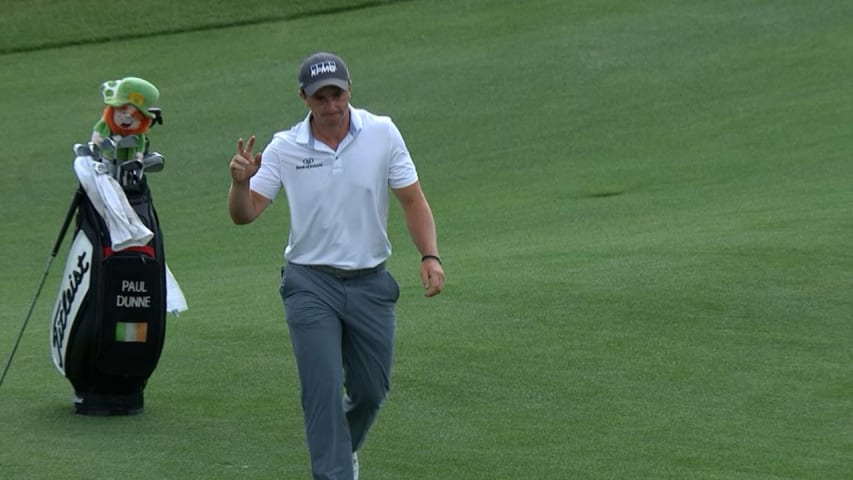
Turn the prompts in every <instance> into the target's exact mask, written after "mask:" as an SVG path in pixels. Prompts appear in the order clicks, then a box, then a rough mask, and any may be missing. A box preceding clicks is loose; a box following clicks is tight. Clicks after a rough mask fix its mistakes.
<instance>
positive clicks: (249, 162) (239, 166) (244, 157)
mask: <svg viewBox="0 0 853 480" xmlns="http://www.w3.org/2000/svg"><path fill="white" fill-rule="evenodd" d="M254 146H255V136H254V135H252V136H251V137H249V141H248V142H246V145H245V148H243V139H242V138H240V139H239V140H237V153H235V154H234V157H232V158H231V166H230V170H231V179H232V180H234V182H236V183H246V182H248V181H249V179H250V178H252V177H253V176H254V175H255V174H256V173H258V168H260V166H261V152H258V153H257V154H255V155H254V156H252V147H254Z"/></svg>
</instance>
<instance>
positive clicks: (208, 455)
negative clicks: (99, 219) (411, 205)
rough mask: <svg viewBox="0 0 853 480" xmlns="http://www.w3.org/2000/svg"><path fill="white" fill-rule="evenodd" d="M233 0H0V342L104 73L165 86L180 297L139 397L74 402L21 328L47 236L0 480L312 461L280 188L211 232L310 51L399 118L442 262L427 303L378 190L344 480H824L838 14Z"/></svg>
mask: <svg viewBox="0 0 853 480" xmlns="http://www.w3.org/2000/svg"><path fill="white" fill-rule="evenodd" d="M54 3H55V4H54ZM67 3H71V2H67ZM245 3H246V8H242V7H240V8H239V9H238V8H236V7H234V6H231V5H230V3H228V2H224V1H222V2H202V1H200V0H195V1H185V2H184V1H182V2H157V4H158V5H159V8H153V7H152V8H151V9H150V10H145V9H138V10H137V8H138V7H128V8H132V9H131V10H129V12H130V13H129V14H128V16H129V17H134V15H136V14H137V12H139V13H138V14H139V15H143V16H144V19H143V20H139V21H127V24H128V25H127V27H126V29H125V30H120V29H116V28H115V23H116V22H121V21H122V20H121V18H122V17H121V16H120V15H119V14H118V12H119V11H120V10H121V8H120V7H118V6H117V5H118V4H116V5H115V6H114V7H115V8H112V7H110V8H109V9H107V10H109V11H105V6H104V5H103V4H102V3H101V4H98V5H95V3H94V2H88V1H81V2H79V8H76V9H69V8H68V7H67V5H66V4H65V3H62V2H23V1H20V0H12V2H11V4H10V5H11V6H10V7H8V10H9V13H8V15H7V12H6V11H5V10H4V15H3V18H4V20H3V22H4V23H3V25H4V26H5V29H4V33H3V34H2V35H0V41H2V42H3V43H2V44H0V51H2V52H13V53H4V54H2V55H0V102H2V111H3V120H2V128H0V162H2V166H3V168H2V169H0V191H2V199H3V202H2V230H1V231H0V240H2V252H3V253H2V255H3V257H2V260H3V262H2V265H3V268H2V269H0V361H2V362H3V365H5V362H6V360H7V358H8V355H9V352H11V349H12V346H13V344H14V342H15V339H16V337H17V335H18V332H19V330H20V327H21V324H22V321H23V318H24V314H25V313H26V310H27V307H28V306H29V304H30V302H31V300H32V296H33V294H34V292H35V289H36V287H37V283H38V280H39V278H40V275H41V272H42V270H43V268H44V267H45V264H46V262H47V261H48V256H49V253H50V249H51V247H52V246H53V243H54V241H55V239H56V236H57V234H58V231H59V227H60V225H61V222H62V219H63V216H64V215H65V211H66V208H67V206H68V203H69V202H70V200H71V197H72V194H73V192H74V190H75V188H76V183H75V179H74V176H73V173H72V171H71V168H70V167H71V166H70V162H71V150H70V147H71V145H72V144H73V143H77V142H83V141H86V140H87V139H88V135H89V132H90V129H91V127H92V125H93V124H94V122H95V121H96V120H97V118H98V116H99V114H100V110H101V103H100V102H101V97H100V92H99V86H100V84H101V83H102V82H104V81H106V80H111V79H115V78H120V77H123V76H127V75H136V76H141V77H144V78H146V79H148V80H150V81H152V82H153V83H155V84H156V85H157V86H158V87H159V89H160V92H161V101H160V102H159V103H160V105H159V106H160V107H162V108H163V112H164V117H165V124H164V125H162V126H157V127H155V128H154V129H152V131H151V135H150V136H151V139H152V143H153V146H154V149H155V150H157V151H160V152H161V153H163V154H164V155H165V157H166V168H165V170H164V171H163V172H161V173H157V174H152V175H150V177H149V181H150V184H151V188H152V190H153V196H154V201H155V205H156V207H157V209H158V212H159V215H160V220H161V227H162V228H163V230H164V236H165V240H166V251H167V259H168V263H169V266H170V268H171V270H172V271H173V272H174V274H175V276H176V277H177V279H178V281H179V282H180V284H181V286H182V288H183V290H184V293H185V295H186V297H187V301H188V303H189V305H190V310H189V311H187V312H185V313H184V314H182V315H181V316H180V317H179V318H176V319H174V318H172V317H170V321H169V325H168V331H167V339H166V345H165V347H164V351H163V355H162V357H161V360H160V364H159V366H158V368H157V370H156V371H155V372H154V374H153V375H152V377H151V379H150V381H149V384H148V387H147V388H146V390H145V400H146V405H145V412H144V413H143V414H142V415H139V416H134V417H119V418H101V417H86V416H79V415H75V414H74V413H73V407H72V403H71V394H72V389H71V386H70V384H69V382H68V381H67V380H65V379H64V378H63V377H62V376H60V375H59V374H58V373H57V372H56V371H55V369H54V368H53V366H52V364H51V362H50V357H49V353H48V348H47V336H48V332H47V323H48V317H49V315H50V311H51V309H52V307H53V302H54V299H55V295H56V288H57V285H58V282H59V276H60V275H61V273H62V268H63V266H64V263H65V255H64V253H65V249H64V248H63V251H62V252H61V253H60V255H59V256H58V257H57V258H56V260H55V261H54V262H53V265H52V268H51V272H50V275H49V277H48V280H47V282H46V284H45V288H44V291H43V292H42V294H41V296H40V298H39V299H38V301H37V303H36V307H35V311H34V314H33V316H32V318H31V319H30V322H29V326H28V327H27V330H26V331H25V334H24V337H23V339H22V341H21V345H20V347H19V349H18V352H17V354H16V356H15V358H14V361H13V363H12V365H11V368H10V371H9V374H8V376H7V377H6V380H5V382H4V383H3V385H2V387H0V478H3V479H39V480H41V479H93V478H94V479H123V480H148V479H175V480H184V479H223V480H230V479H272V478H283V479H297V480H298V479H307V478H309V476H310V475H309V470H308V460H307V453H306V450H305V446H304V442H303V436H302V423H301V413H300V411H299V398H298V395H299V392H298V385H297V382H296V374H295V366H294V364H293V361H292V358H291V353H290V346H289V341H288V338H287V331H286V327H285V323H284V320H283V313H282V308H281V302H280V299H279V297H278V293H277V287H278V273H279V267H280V263H281V249H282V247H283V245H284V242H285V240H286V234H287V216H288V212H287V206H286V202H285V201H284V199H283V198H280V199H279V201H278V202H276V203H275V204H274V205H273V206H272V207H271V208H270V210H269V211H267V212H266V214H265V215H264V216H263V217H262V218H261V219H260V220H259V221H258V222H256V223H255V224H253V225H250V226H247V227H236V226H233V225H232V224H231V222H230V219H229V218H228V214H227V211H226V204H225V198H226V192H227V188H228V182H229V177H228V170H227V163H228V160H229V159H230V156H231V155H232V154H233V152H234V144H235V143H236V140H237V138H238V137H241V136H242V137H247V136H248V135H252V134H254V135H256V136H258V138H259V142H260V143H266V141H267V140H268V139H269V138H270V137H271V135H272V134H273V133H274V132H275V131H278V130H281V129H284V128H287V127H289V126H290V125H291V124H293V123H295V122H297V121H299V120H300V119H301V118H302V117H303V115H304V113H305V110H304V107H303V106H302V104H301V102H300V101H299V99H298V97H297V96H296V89H297V87H296V82H295V73H296V67H297V65H298V63H299V61H300V60H301V59H302V58H303V57H304V56H305V55H307V54H309V53H311V52H312V51H315V50H319V49H328V50H332V51H335V52H338V53H340V54H341V55H342V56H343V57H344V58H345V59H347V61H348V63H349V66H350V70H351V72H352V75H353V104H354V105H356V106H361V107H366V108H368V109H370V110H372V111H374V112H376V113H387V114H390V115H392V116H393V117H394V119H395V121H396V122H397V124H398V126H399V127H400V129H401V130H402V132H403V134H404V136H405V138H406V140H407V143H408V145H409V148H410V150H411V152H412V155H413V157H414V159H415V162H416V164H417V165H418V169H419V172H420V175H421V183H422V185H423V187H424V190H425V191H426V193H427V195H428V197H429V199H430V202H431V204H432V207H433V210H434V213H435V215H436V219H437V222H438V228H439V237H440V238H439V242H440V245H441V250H442V257H443V259H444V265H445V269H446V272H447V274H448V285H447V287H446V291H445V292H444V293H442V294H441V295H440V296H439V297H438V298H435V299H425V298H423V297H422V295H421V287H420V284H419V279H418V276H417V268H418V261H419V256H418V254H417V252H416V251H415V249H414V247H413V246H412V245H411V242H410V241H409V239H408V236H407V233H406V231H405V228H404V226H403V224H402V220H401V215H400V214H399V209H398V208H394V209H392V215H391V218H390V220H389V222H390V225H391V227H390V230H391V235H392V242H393V243H394V245H395V250H394V256H393V257H392V259H391V262H390V264H389V265H390V269H391V270H392V272H393V273H394V274H395V276H396V277H397V279H398V281H399V283H400V284H401V289H402V296H401V300H400V303H399V308H398V314H399V315H398V320H399V322H398V330H397V332H398V337H397V347H398V348H397V360H396V364H395V371H394V376H393V382H392V383H393V388H392V394H391V397H390V398H389V401H388V403H387V405H386V407H385V409H384V410H383V412H382V414H381V416H380V418H379V421H378V423H377V424H376V426H375V428H374V430H373V431H372V433H371V436H370V437H369V438H368V441H367V444H366V446H365V449H364V451H363V452H361V454H360V458H361V463H362V472H361V477H362V478H363V479H365V480H416V479H424V480H426V479H429V480H433V479H451V480H463V479H466V480H467V479H470V480H479V479H491V478H496V479H518V480H528V479H549V480H564V479H582V480H610V479H626V480H634V479H649V480H663V479H672V480H676V479H701V480H771V479H773V480H777V479H792V480H793V479H797V480H800V479H814V480H842V479H848V478H850V475H851V472H852V471H853V354H851V338H853V323H851V317H853V315H852V314H853V295H852V294H851V290H853V289H851V287H853V254H851V252H850V245H851V244H853V209H851V207H853V181H852V180H851V179H853V161H851V151H853V136H851V135H850V126H851V125H853V89H851V88H850V84H851V83H850V74H851V72H853V4H851V3H850V2H847V1H842V0H828V1H825V2H820V3H819V4H810V3H808V2H799V1H793V0H779V1H773V2H770V1H764V0H747V1H730V0H723V1H715V2H701V1H696V0H690V1H672V0H650V1H645V2H636V1H628V0H605V1H592V0H588V1H565V0H543V1H537V2H511V1H502V0H501V1H487V0H470V1H457V2H439V1H427V0H423V1H419V0H416V1H408V2H375V3H381V5H374V6H370V7H368V8H356V9H352V10H347V9H346V8H343V9H341V7H346V6H347V5H348V4H350V3H352V2H344V1H336V2H291V3H292V5H291V7H288V8H292V9H293V10H292V11H290V10H287V9H283V8H282V7H279V6H277V5H278V2H263V1H252V2H245ZM60 4H61V5H62V6H60ZM173 4H174V5H173ZM178 4H180V5H178ZM240 5H242V3H240ZM273 5H275V6H273ZM5 8H6V7H4V9H5ZM122 8H123V7H122ZM338 9H340V10H338ZM200 12H204V13H200ZM311 12H327V13H325V14H323V15H311ZM329 12H331V13H329ZM269 18H273V19H276V21H263V22H261V21H260V20H264V19H269ZM229 23H235V24H237V25H235V26H233V27H230V28H226V27H225V25H227V24H229ZM46 25H47V26H49V28H46V27H45V26H46ZM81 25H83V26H86V25H88V26H89V27H90V28H92V29H99V28H101V27H103V30H104V31H105V32H106V33H105V35H104V37H106V38H117V37H116V35H118V36H119V37H120V36H121V35H122V32H125V35H126V37H127V39H125V40H121V39H115V40H111V41H105V42H95V43H87V42H89V41H91V40H93V39H94V40H96V39H98V38H102V37H101V36H97V35H92V34H91V32H90V31H88V30H89V28H81ZM213 27H221V28H213ZM182 30H185V31H186V32H185V33H162V34H156V32H180V31H182ZM117 32H118V33H117ZM152 32H153V33H154V34H153V35H149V34H151V33H152ZM63 42H66V43H75V45H74V46H69V47H65V48H48V49H39V48H38V47H39V45H54V44H57V43H63ZM65 247H67V243H66V245H65Z"/></svg>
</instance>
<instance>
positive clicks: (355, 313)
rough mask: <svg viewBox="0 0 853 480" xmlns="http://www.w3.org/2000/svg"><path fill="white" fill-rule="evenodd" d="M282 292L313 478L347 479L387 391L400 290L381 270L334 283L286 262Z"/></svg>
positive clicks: (334, 279) (320, 273)
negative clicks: (395, 312) (298, 383)
mask: <svg viewBox="0 0 853 480" xmlns="http://www.w3.org/2000/svg"><path fill="white" fill-rule="evenodd" d="M279 293H281V298H282V300H283V302H284V310H285V315H286V318H287V326H288V330H289V332H290V342H291V345H292V346H293V354H294V357H295V359H296V367H297V370H298V371H299V382H300V386H301V400H302V413H303V416H304V422H305V438H306V441H307V443H308V453H309V454H310V456H311V471H312V473H313V475H314V477H313V478H314V479H315V480H351V479H352V452H354V451H356V450H358V449H359V448H360V447H361V445H362V443H363V442H364V439H365V437H366V435H367V431H368V429H369V428H370V426H371V425H372V424H373V421H374V420H375V419H376V415H377V413H378V412H379V408H380V406H381V405H382V402H383V401H384V400H385V397H386V396H387V394H388V391H389V389H390V376H391V361H392V357H393V354H394V326H395V317H394V306H395V304H396V302H397V298H398V297H399V295H400V288H399V286H398V285H397V282H396V281H395V280H394V278H393V277H392V276H391V274H390V273H389V272H388V271H387V270H385V268H384V267H383V268H380V269H379V270H378V271H376V272H373V273H368V274H366V275H363V276H358V277H353V278H339V277H337V276H335V275H334V274H331V273H328V272H326V271H318V270H315V269H313V268H311V267H308V266H304V265H296V264H292V263H288V264H287V266H286V268H285V269H283V274H282V280H281V286H280V287H279ZM342 387H343V388H342ZM344 390H345V392H346V394H345V395H344Z"/></svg>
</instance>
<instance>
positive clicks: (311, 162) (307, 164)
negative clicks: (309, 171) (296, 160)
mask: <svg viewBox="0 0 853 480" xmlns="http://www.w3.org/2000/svg"><path fill="white" fill-rule="evenodd" d="M322 166H323V162H318V161H317V159H315V158H314V157H308V158H303V159H302V162H301V164H297V165H296V169H297V170H304V169H306V168H318V167H322Z"/></svg>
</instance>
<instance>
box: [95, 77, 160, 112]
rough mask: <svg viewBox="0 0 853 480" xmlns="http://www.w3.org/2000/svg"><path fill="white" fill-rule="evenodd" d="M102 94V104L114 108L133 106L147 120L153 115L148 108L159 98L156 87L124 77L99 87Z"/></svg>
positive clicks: (133, 78)
mask: <svg viewBox="0 0 853 480" xmlns="http://www.w3.org/2000/svg"><path fill="white" fill-rule="evenodd" d="M101 90H102V92H103V94H104V103H105V104H107V105H112V106H114V107H120V106H122V105H128V104H130V105H133V106H134V107H136V109H137V110H139V111H140V112H142V114H143V115H145V116H146V117H148V118H154V114H153V113H151V112H149V111H148V108H149V107H151V106H152V104H153V103H155V102H156V101H157V99H158V98H160V92H159V91H157V87H155V86H154V85H152V84H151V83H149V82H147V81H145V80H143V79H141V78H136V77H125V78H122V79H121V80H110V81H109V82H104V84H103V85H101Z"/></svg>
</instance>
